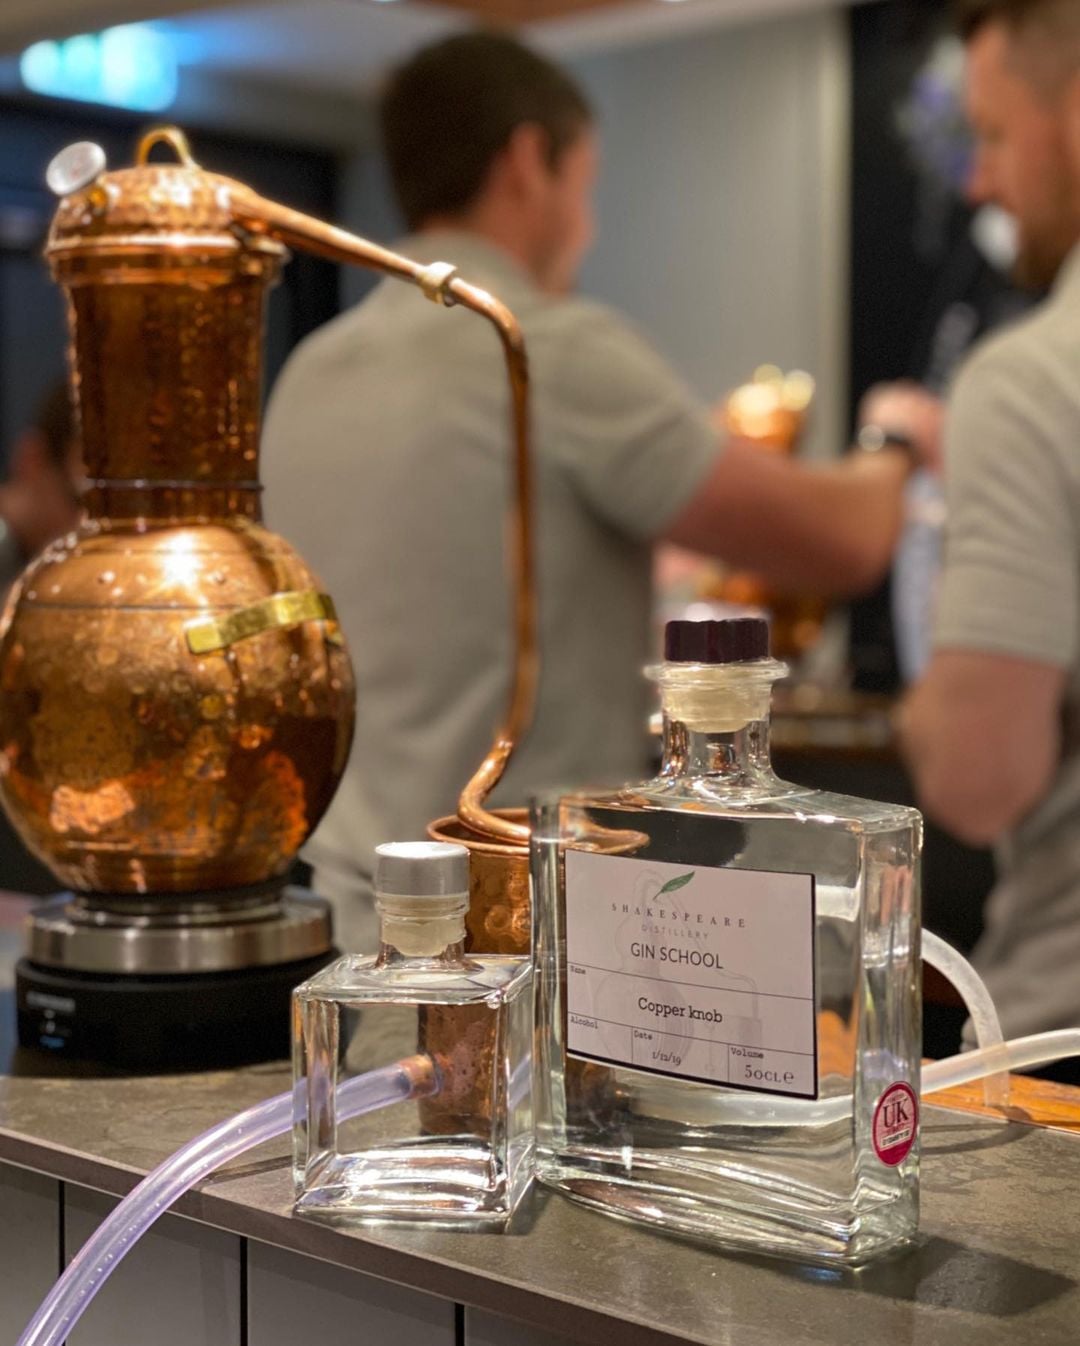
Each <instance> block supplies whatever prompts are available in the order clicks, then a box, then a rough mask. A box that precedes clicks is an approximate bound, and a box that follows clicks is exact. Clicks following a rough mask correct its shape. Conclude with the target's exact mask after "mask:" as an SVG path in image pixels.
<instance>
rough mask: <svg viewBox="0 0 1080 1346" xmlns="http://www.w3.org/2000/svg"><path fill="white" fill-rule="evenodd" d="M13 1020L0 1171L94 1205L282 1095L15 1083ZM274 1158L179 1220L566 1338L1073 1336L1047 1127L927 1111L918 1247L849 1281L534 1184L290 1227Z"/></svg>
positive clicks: (988, 1340)
mask: <svg viewBox="0 0 1080 1346" xmlns="http://www.w3.org/2000/svg"><path fill="white" fill-rule="evenodd" d="M13 1022H14V1006H13V1004H12V996H11V992H10V991H3V992H0V1035H2V1034H6V1035H7V1037H6V1041H2V1040H0V1068H6V1069H7V1070H8V1071H9V1073H7V1074H5V1075H3V1076H0V1162H7V1163H10V1164H14V1165H17V1166H20V1167H23V1168H27V1169H32V1170H35V1171H37V1172H40V1173H44V1174H47V1175H50V1176H52V1177H55V1178H58V1179H61V1180H62V1181H65V1182H69V1183H73V1184H76V1185H79V1186H83V1187H90V1188H95V1189H98V1190H100V1191H103V1192H107V1193H112V1194H116V1195H121V1194H124V1193H126V1192H127V1191H129V1190H130V1189H131V1187H133V1186H134V1184H135V1183H136V1181H137V1180H138V1179H139V1178H140V1177H141V1176H142V1175H143V1174H144V1173H145V1172H146V1171H147V1170H148V1169H150V1168H152V1167H153V1166H154V1165H156V1164H157V1163H159V1162H160V1161H161V1160H162V1159H163V1158H165V1157H166V1156H167V1155H168V1154H170V1153H171V1152H172V1151H173V1150H175V1149H176V1148H178V1147H179V1146H180V1145H182V1144H183V1143H184V1142H186V1141H187V1140H189V1139H191V1138H192V1137H193V1136H195V1135H197V1134H198V1133H200V1132H202V1131H203V1130H205V1129H206V1128H208V1127H210V1126H212V1125H213V1124H214V1123H216V1122H218V1121H220V1120H222V1119H223V1118H226V1117H228V1116H230V1115H231V1114H232V1113H234V1112H237V1111H239V1110H240V1109H242V1108H244V1107H247V1106H249V1105H251V1104H253V1103H255V1102H258V1101H260V1100H261V1099H264V1098H267V1097H269V1096H270V1095H272V1094H274V1093H279V1092H282V1091H283V1090H285V1089H286V1088H287V1087H288V1085H289V1076H288V1072H287V1070H286V1068H285V1067H284V1065H280V1064H276V1065H269V1066H257V1067H251V1068H248V1069H245V1070H239V1071H232V1072H221V1073H215V1074H205V1075H175V1076H170V1077H160V1078H94V1077H91V1076H89V1075H88V1076H85V1077H82V1078H63V1077H42V1076H32V1075H25V1074H14V1073H10V1072H11V1070H12V1069H15V1070H22V1069H25V1068H26V1062H25V1060H20V1059H19V1057H18V1054H17V1053H15V1052H14V1051H13V1048H12V1043H11V1034H12V1032H13ZM288 1149H289V1142H288V1139H287V1138H285V1137H283V1138H281V1139H280V1140H279V1141H276V1142H273V1143H270V1144H268V1145H266V1146H263V1147H262V1148H261V1149H259V1150H256V1151H253V1152H252V1153H251V1154H249V1155H247V1156H245V1157H244V1158H243V1159H241V1160H239V1161H238V1162H236V1163H234V1164H233V1165H231V1166H230V1167H229V1168H227V1169H224V1170H222V1171H221V1172H220V1173H218V1174H215V1175H214V1176H213V1177H212V1178H210V1179H209V1180H208V1181H207V1182H206V1183H205V1184H203V1186H202V1187H201V1188H200V1189H198V1190H196V1191H194V1192H191V1193H189V1194H188V1195H187V1196H186V1197H184V1198H183V1199H182V1200H181V1201H180V1202H179V1203H178V1205H177V1207H176V1211H177V1213H178V1214H181V1215H184V1216H187V1217H189V1218H191V1219H194V1220H198V1221H201V1222H203V1223H205V1224H209V1225H213V1226H216V1227H217V1228H220V1229H224V1230H228V1231H230V1232H232V1233H235V1234H238V1235H241V1236H244V1237H248V1238H251V1239H255V1240H259V1241H261V1242H263V1243H268V1244H272V1245H276V1246H278V1247H281V1248H284V1249H289V1250H292V1251H295V1252H298V1253H303V1254H307V1255H309V1256H311V1257H315V1258H319V1259H321V1260H323V1261H326V1262H330V1263H334V1264H337V1265H339V1266H342V1267H346V1268H352V1269H355V1270H357V1271H360V1272H364V1273H366V1274H368V1275H373V1276H377V1277H381V1278H384V1279H386V1280H390V1281H394V1282H398V1283H400V1284H404V1285H408V1286H411V1287H414V1288H416V1289H419V1290H423V1291H426V1292H428V1293H430V1294H434V1295H439V1296H443V1297H445V1298H447V1299H453V1300H456V1301H458V1302H459V1303H465V1304H469V1305H473V1306H475V1307H477V1308H482V1309H488V1310H491V1311H493V1312H496V1313H499V1314H503V1315H506V1316H509V1317H511V1318H516V1319H519V1320H521V1321H523V1322H527V1323H531V1324H533V1325H536V1326H539V1327H542V1328H544V1329H546V1330H547V1331H548V1332H552V1333H562V1334H564V1335H566V1336H567V1337H569V1338H570V1339H572V1340H575V1341H579V1342H598V1341H604V1340H608V1339H612V1340H617V1342H618V1343H619V1346H669V1344H670V1343H682V1342H695V1343H701V1344H703V1346H776V1344H777V1343H785V1344H786V1343H789V1342H792V1341H793V1340H796V1339H797V1340H798V1342H799V1343H800V1346H845V1343H849V1342H850V1343H859V1344H860V1346H863V1343H874V1346H892V1344H894V1343H897V1344H899V1343H905V1344H907V1343H919V1346H922V1344H923V1343H930V1342H941V1343H947V1344H948V1346H993V1343H998V1342H1001V1343H1004V1342H1009V1343H1010V1346H1012V1343H1015V1342H1017V1341H1023V1342H1025V1343H1032V1344H1033V1346H1034V1344H1036V1343H1063V1344H1064V1343H1075V1342H1076V1341H1077V1339H1078V1338H1080V1263H1078V1261H1077V1256H1076V1248H1077V1245H1078V1242H1080V1203H1078V1202H1077V1200H1076V1196H1075V1194H1076V1192H1077V1186H1078V1180H1080V1144H1078V1140H1077V1137H1075V1136H1073V1135H1068V1134H1065V1133H1062V1132H1057V1131H1051V1130H1045V1129H1041V1128H1038V1127H1033V1126H1027V1125H1020V1124H1016V1123H1012V1122H1005V1121H1002V1120H999V1119H997V1118H992V1117H985V1116H972V1115H964V1114H958V1113H954V1112H946V1111H943V1110H941V1109H936V1108H928V1109H926V1112H925V1124H924V1131H923V1228H922V1234H921V1237H920V1241H919V1243H918V1245H917V1246H916V1247H914V1248H912V1249H911V1250H909V1251H907V1252H905V1253H903V1254H900V1255H898V1256H896V1257H894V1258H892V1259H891V1260H889V1261H886V1262H883V1263H879V1264H877V1265H876V1266H872V1267H869V1268H865V1269H863V1270H861V1271H858V1272H845V1271H833V1270H823V1269H820V1268H808V1267H802V1266H798V1265H795V1264H788V1263H783V1262H778V1261H771V1260H768V1259H764V1258H762V1259H758V1258H751V1257H745V1256H739V1257H736V1256H726V1255H721V1254H719V1253H717V1252H715V1251H711V1250H708V1249H705V1248H702V1247H698V1246H695V1245H692V1244H689V1243H685V1242H680V1241H677V1240H675V1239H669V1238H664V1237H662V1236H659V1235H657V1234H655V1233H652V1232H649V1231H646V1230H643V1229H641V1228H637V1227H635V1226H632V1225H628V1224H622V1223H619V1222H617V1221H614V1220H610V1219H607V1218H606V1217H604V1216H601V1215H599V1214H596V1213H595V1212H592V1211H589V1210H585V1209H583V1208H580V1207H577V1206H575V1205H573V1204H572V1203H571V1202H569V1201H566V1200H563V1199H561V1198H559V1197H557V1196H554V1195H553V1194H550V1193H545V1192H542V1191H541V1192H536V1193H534V1195H533V1198H532V1200H531V1201H529V1202H527V1203H526V1205H527V1209H526V1211H525V1212H524V1216H523V1218H522V1219H521V1221H520V1227H519V1228H517V1229H516V1230H515V1231H514V1232H512V1233H509V1234H505V1235H493V1234H463V1233H449V1232H445V1231H437V1230H425V1229H417V1228H411V1229H406V1228H384V1229H379V1230H365V1231H362V1232H356V1233H353V1232H344V1231H341V1230H337V1229H332V1228H328V1227H325V1226H322V1225H318V1224H312V1223H308V1222H306V1221H302V1220H297V1219H294V1218H293V1217H292V1215H291V1213H290V1207H291V1195H292V1193H291V1178H290V1173H289V1165H288ZM796 1324H797V1325H798V1331H797V1338H796V1337H795V1336H794V1335H793V1327H794V1325H796ZM612 1333H616V1334H617V1335H615V1336H614V1337H612Z"/></svg>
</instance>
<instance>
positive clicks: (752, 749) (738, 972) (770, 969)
mask: <svg viewBox="0 0 1080 1346" xmlns="http://www.w3.org/2000/svg"><path fill="white" fill-rule="evenodd" d="M649 672H650V676H651V677H653V679H654V680H655V681H656V682H658V683H659V685H660V688H661V691H662V697H663V709H664V759H663V765H662V767H661V770H660V774H659V775H658V776H657V777H656V779H654V780H651V781H649V782H647V783H646V784H643V785H639V786H635V787H630V788H626V789H622V790H616V791H613V792H610V793H607V792H604V793H581V794H571V795H564V796H562V797H560V798H556V799H551V800H546V801H540V802H539V803H538V804H537V805H536V806H535V809H534V817H533V845H532V866H533V884H534V956H535V961H536V976H537V985H536V997H537V1022H538V1031H537V1053H538V1059H537V1068H536V1072H535V1080H536V1088H537V1096H536V1097H535V1098H534V1107H535V1109H536V1127H537V1132H536V1144H537V1154H536V1165H537V1176H538V1177H539V1178H540V1180H541V1181H543V1182H544V1183H546V1184H547V1185H549V1186H552V1187H554V1188H556V1189H558V1190H559V1191H561V1192H563V1193H565V1194H567V1195H569V1196H571V1197H573V1198H575V1199H576V1200H578V1201H582V1202H585V1203H587V1204H589V1205H591V1206H593V1207H595V1208H599V1209H601V1210H604V1211H606V1212H608V1213H610V1214H614V1215H618V1216H622V1217H624V1218H631V1219H637V1220H642V1221H645V1222H647V1223H650V1224H654V1225H657V1226H659V1227H661V1228H664V1229H667V1230H669V1231H670V1232H675V1233H683V1234H687V1235H690V1236H693V1237H697V1238H702V1239H705V1240H708V1241H713V1242H716V1243H719V1244H722V1245H724V1246H728V1247H733V1248H742V1249H748V1250H753V1251H757V1252H766V1253H774V1254H779V1255H783V1256H789V1257H795V1258H801V1259H809V1260H812V1261H822V1262H838V1263H851V1264H854V1263H859V1262H862V1261H865V1260H867V1259H869V1258H871V1257H874V1256H876V1255H878V1254H879V1253H882V1252H884V1251H886V1250H888V1249H890V1248H892V1247H894V1246H896V1245H898V1244H901V1243H903V1242H904V1241H905V1240H907V1239H908V1238H909V1237H910V1236H911V1235H912V1234H913V1232H914V1230H915V1228H916V1224H917V1218H918V1167H917V1165H918V1144H917V1141H918V1094H919V1060H920V1026H921V1024H920V1018H921V1016H920V1009H921V1000H920V995H921V985H920V975H919V974H920V961H919V869H918V865H919V857H920V852H921V845H922V827H921V818H920V816H919V814H918V813H917V812H916V811H915V810H914V809H909V808H903V807H899V806H896V805H892V804H877V803H871V802H869V801H866V800H860V799H853V798H848V797H846V796H843V795H836V794H826V793H824V792H821V791H816V790H807V789H804V788H802V787H800V786H797V785H790V784H787V783H785V782H783V781H781V780H779V779H778V778H777V777H776V776H775V775H774V774H773V771H772V768H771V765H770V761H769V737H768V729H769V702H770V695H771V688H772V683H773V682H774V681H775V680H776V679H777V678H779V677H782V676H783V675H784V674H785V673H786V669H785V668H784V666H783V665H782V664H778V663H776V662H774V661H773V660H772V659H770V658H769V650H768V625H767V623H766V622H764V621H761V620H757V619H746V618H743V619H737V620H732V621H723V622H673V623H670V624H669V626H668V628H667V631H666V641H665V662H664V664H662V665H661V666H659V667H658V668H656V669H652V670H649Z"/></svg>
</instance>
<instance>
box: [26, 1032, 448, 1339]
mask: <svg viewBox="0 0 1080 1346" xmlns="http://www.w3.org/2000/svg"><path fill="white" fill-rule="evenodd" d="M438 1088H439V1079H438V1073H437V1071H436V1068H435V1065H434V1063H433V1062H432V1060H431V1058H430V1057H428V1056H423V1055H421V1056H411V1057H408V1058H407V1059H406V1060H404V1061H398V1062H396V1063H395V1064H394V1065H392V1066H384V1067H383V1068H382V1069H381V1070H372V1071H369V1072H368V1073H367V1074H366V1075H357V1076H355V1077H354V1078H353V1079H351V1080H347V1081H345V1083H344V1084H342V1085H341V1086H340V1087H339V1089H338V1110H339V1116H340V1117H342V1118H343V1119H344V1118H348V1117H359V1116H360V1115H361V1114H362V1113H365V1112H374V1111H375V1110H376V1109H377V1108H385V1107H387V1106H389V1105H390V1104H391V1103H401V1102H404V1101H405V1100H407V1099H410V1098H419V1097H422V1096H424V1095H428V1094H434V1093H436V1092H437V1091H438ZM292 1123H293V1094H292V1092H291V1091H290V1092H289V1093H287V1094H278V1095H277V1096H276V1097H274V1098H268V1099H267V1100H266V1102H264V1103H259V1104H257V1105H256V1106H255V1107H253V1108H248V1110H247V1111H246V1112H242V1113H240V1114H239V1116H236V1117H230V1118H229V1120H228V1121H225V1122H221V1123H220V1124H219V1125H218V1126H215V1127H213V1128H212V1129H211V1130H209V1131H206V1132H204V1133H203V1134H202V1135H201V1136H197V1137H196V1138H195V1140H193V1141H191V1142H190V1143H189V1144H187V1145H185V1146H184V1147H183V1149H180V1150H177V1152H176V1153H175V1154H174V1155H172V1156H171V1158H169V1159H166V1160H165V1162H164V1163H163V1164H159V1165H158V1167H157V1168H155V1169H154V1170H153V1172H152V1173H149V1174H147V1176H146V1177H145V1178H144V1179H143V1180H142V1182H140V1183H139V1185H138V1186H137V1187H136V1188H134V1189H133V1190H132V1191H131V1192H129V1193H128V1195H127V1196H126V1197H124V1199H123V1201H121V1202H120V1204H119V1205H118V1206H117V1207H116V1209H115V1210H114V1211H113V1212H112V1213H111V1214H110V1215H109V1216H108V1217H107V1219H105V1220H104V1221H103V1222H102V1223H101V1225H100V1226H99V1227H98V1229H97V1230H95V1232H94V1233H93V1234H92V1235H91V1236H90V1238H88V1239H87V1241H86V1242H85V1243H84V1244H83V1246H82V1248H81V1249H80V1250H79V1252H78V1254H77V1255H76V1256H75V1257H74V1258H73V1259H72V1261H71V1263H70V1265H69V1266H68V1268H67V1270H66V1271H65V1272H64V1274H63V1275H62V1276H61V1277H60V1279H59V1280H58V1281H57V1282H56V1284H55V1285H54V1286H53V1288H52V1289H51V1290H50V1292H49V1294H48V1295H47V1296H46V1298H45V1300H44V1302H43V1303H42V1305H41V1307H40V1308H39V1309H38V1311H37V1313H35V1314H34V1316H33V1318H32V1319H31V1320H30V1323H29V1325H28V1326H27V1328H26V1330H25V1331H24V1332H23V1334H22V1336H21V1337H20V1338H19V1341H18V1346H60V1343H61V1342H63V1341H65V1340H66V1338H67V1337H68V1336H69V1334H70V1333H71V1331H72V1329H73V1328H74V1326H75V1324H76V1323H77V1322H78V1321H79V1319H80V1317H81V1316H82V1315H83V1313H84V1312H85V1310H86V1308H87V1306H88V1305H89V1304H90V1302H91V1301H92V1300H93V1298H94V1296H95V1295H96V1294H97V1292H98V1291H99V1290H100V1289H101V1287H102V1286H103V1285H104V1284H105V1282H106V1281H107V1280H108V1278H109V1276H110V1275H111V1274H112V1272H113V1271H115V1269H116V1267H117V1266H118V1264H119V1263H120V1261H121V1259H122V1258H123V1257H124V1256H125V1254H127V1253H128V1252H130V1251H131V1249H132V1247H133V1246H134V1245H135V1244H136V1243H137V1242H138V1240H139V1239H140V1238H141V1237H142V1236H143V1234H144V1233H145V1232H146V1231H147V1229H149V1228H150V1226H151V1225H152V1224H153V1223H154V1221H155V1220H156V1219H158V1217H159V1216H161V1215H163V1214H164V1213H165V1212H166V1211H167V1210H168V1209H169V1207H170V1206H171V1205H172V1204H173V1202H174V1201H177V1200H178V1199H179V1198H180V1197H181V1196H183V1194H184V1193H185V1192H186V1191H188V1189H189V1188H191V1187H193V1186H194V1185H195V1184H196V1183H197V1182H200V1181H201V1180H202V1179H203V1178H205V1177H207V1176H208V1175H209V1174H211V1173H213V1171H214V1170H215V1169H217V1168H220V1167H221V1166H222V1164H227V1163H229V1162H230V1160H233V1159H235V1158H236V1157H237V1156H238V1155H241V1154H243V1153H244V1152H245V1151H246V1150H250V1149H253V1148H254V1147H255V1146H256V1145H261V1144H262V1143H263V1142H264V1141H267V1140H272V1139H273V1138H274V1137H275V1136H280V1135H282V1134H283V1133H284V1132H286V1131H288V1130H289V1129H290V1128H291V1126H292Z"/></svg>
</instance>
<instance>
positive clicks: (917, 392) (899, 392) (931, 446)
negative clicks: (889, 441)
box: [859, 379, 945, 472]
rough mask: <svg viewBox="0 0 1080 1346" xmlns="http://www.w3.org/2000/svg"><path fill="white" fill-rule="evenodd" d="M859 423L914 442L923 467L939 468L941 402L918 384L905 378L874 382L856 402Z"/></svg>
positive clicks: (943, 407) (928, 468)
mask: <svg viewBox="0 0 1080 1346" xmlns="http://www.w3.org/2000/svg"><path fill="white" fill-rule="evenodd" d="M859 425H860V426H865V425H876V426H878V427H879V428H880V429H881V430H884V431H885V432H886V433H888V432H890V431H891V432H892V433H894V434H899V435H903V436H905V438H907V439H910V440H911V442H912V443H913V444H914V445H915V449H916V452H917V453H918V456H919V460H920V462H921V463H922V465H923V467H925V468H926V469H927V470H928V471H930V472H940V471H941V467H942V459H943V453H942V438H943V432H944V426H945V404H944V402H942V400H941V399H940V398H939V397H935V396H934V395H933V393H928V392H927V391H926V389H925V388H923V387H921V386H920V385H919V384H918V383H913V382H912V381H911V380H910V379H906V380H901V381H899V382H897V383H878V384H875V385H874V387H873V388H871V389H870V391H869V392H868V393H867V394H866V396H865V397H864V398H863V400H862V402H861V403H860V405H859Z"/></svg>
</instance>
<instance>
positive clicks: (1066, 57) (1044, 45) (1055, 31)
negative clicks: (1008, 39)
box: [956, 0, 1080, 87]
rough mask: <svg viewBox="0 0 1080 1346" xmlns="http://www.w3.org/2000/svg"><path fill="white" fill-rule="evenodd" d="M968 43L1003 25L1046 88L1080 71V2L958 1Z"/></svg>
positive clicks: (960, 22) (1029, 69)
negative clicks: (983, 30) (981, 34)
mask: <svg viewBox="0 0 1080 1346" xmlns="http://www.w3.org/2000/svg"><path fill="white" fill-rule="evenodd" d="M956 23H957V27H958V29H959V31H960V35H961V37H963V38H964V39H965V41H967V40H969V39H970V38H973V37H975V35H976V34H977V33H979V32H981V31H982V29H983V28H985V27H986V26H987V25H988V24H991V23H1001V24H1003V25H1004V26H1005V27H1006V28H1007V29H1008V31H1009V33H1010V35H1011V36H1012V37H1013V39H1014V40H1016V41H1017V42H1018V43H1019V44H1020V55H1021V58H1022V64H1023V65H1024V67H1025V69H1026V70H1027V72H1028V73H1030V74H1031V75H1032V76H1033V77H1034V78H1035V79H1036V81H1037V82H1038V83H1039V84H1041V85H1042V86H1044V87H1053V86H1060V85H1061V84H1063V83H1065V82H1067V81H1068V79H1069V78H1070V77H1071V76H1072V75H1074V74H1076V73H1077V71H1080V0H956Z"/></svg>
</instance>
